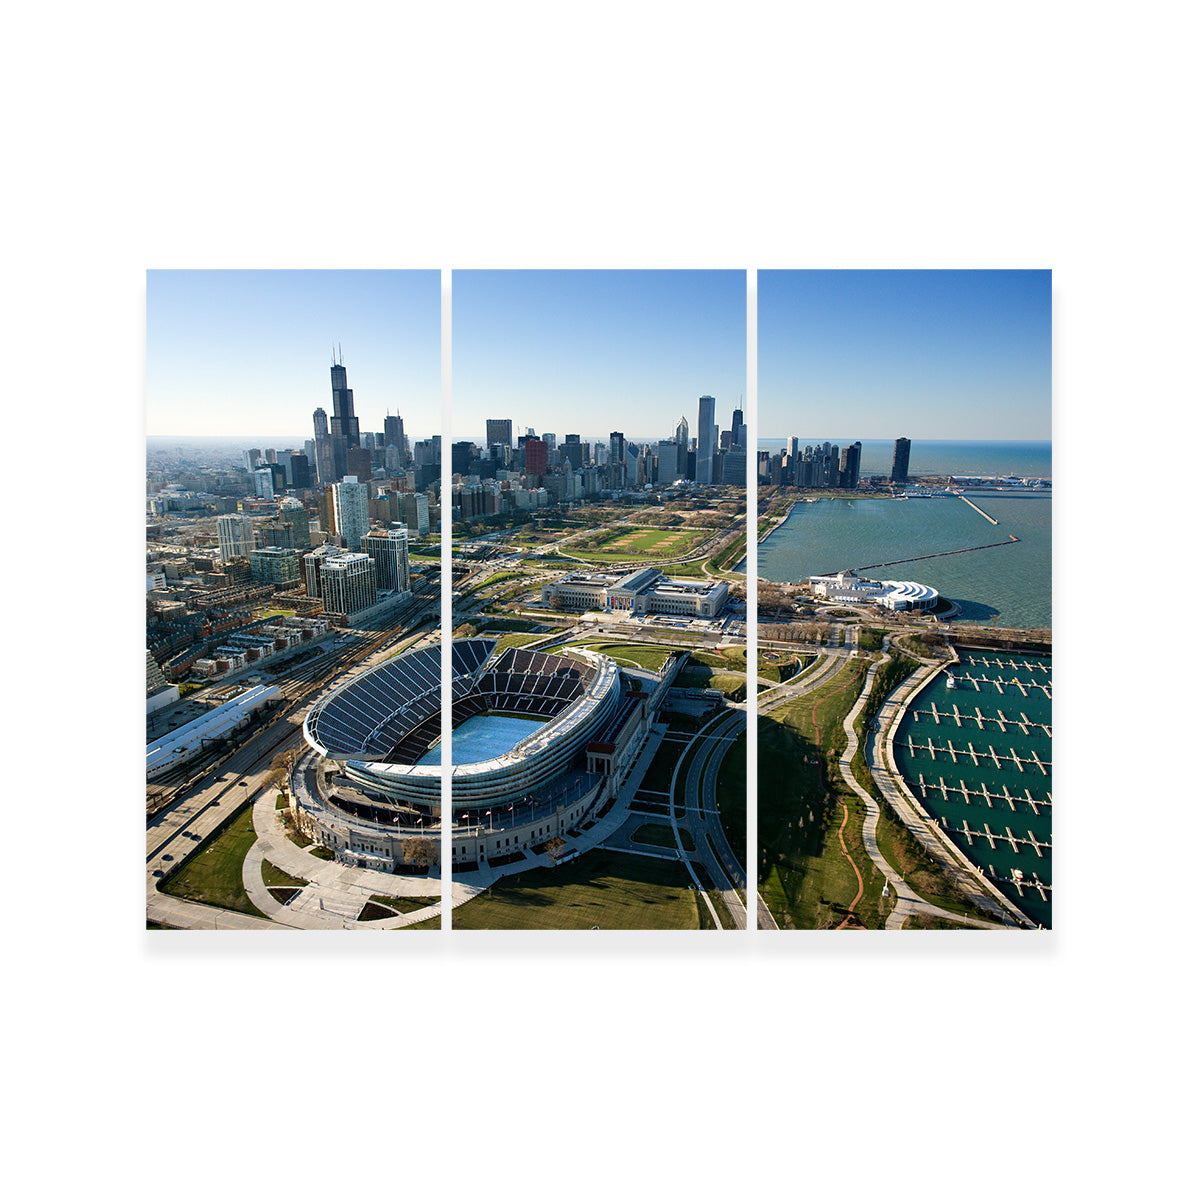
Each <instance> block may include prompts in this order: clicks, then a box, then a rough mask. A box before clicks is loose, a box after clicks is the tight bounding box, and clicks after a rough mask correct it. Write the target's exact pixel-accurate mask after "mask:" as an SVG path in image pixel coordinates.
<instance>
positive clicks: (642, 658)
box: [569, 641, 679, 671]
mask: <svg viewBox="0 0 1200 1200" xmlns="http://www.w3.org/2000/svg"><path fill="white" fill-rule="evenodd" d="M569 645H572V646H580V647H582V648H584V649H585V650H592V651H594V652H595V653H597V654H606V655H608V657H609V658H612V659H614V660H615V661H616V662H618V663H619V664H621V665H622V666H633V667H644V668H645V669H646V670H647V671H660V670H662V665H663V663H665V662H666V661H667V658H668V656H669V655H671V654H673V653H675V652H676V651H678V650H679V647H678V646H664V645H662V644H661V643H656V642H595V641H584V642H570V643H569Z"/></svg>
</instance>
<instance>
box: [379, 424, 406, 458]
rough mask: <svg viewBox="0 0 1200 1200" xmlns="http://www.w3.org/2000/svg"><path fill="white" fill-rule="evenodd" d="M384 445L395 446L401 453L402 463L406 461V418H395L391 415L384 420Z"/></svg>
mask: <svg viewBox="0 0 1200 1200" xmlns="http://www.w3.org/2000/svg"><path fill="white" fill-rule="evenodd" d="M383 444H384V446H385V447H387V446H395V447H396V449H397V450H399V451H400V458H401V461H403V459H404V418H403V417H393V416H392V415H391V414H390V413H389V414H388V415H387V416H385V417H384V418H383Z"/></svg>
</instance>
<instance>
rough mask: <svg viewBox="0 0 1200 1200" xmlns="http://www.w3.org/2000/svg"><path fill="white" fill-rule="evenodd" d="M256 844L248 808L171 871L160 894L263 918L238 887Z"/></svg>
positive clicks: (251, 814) (248, 806)
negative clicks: (246, 860)
mask: <svg viewBox="0 0 1200 1200" xmlns="http://www.w3.org/2000/svg"><path fill="white" fill-rule="evenodd" d="M256 840H257V835H256V834H255V832H254V809H253V806H252V805H249V804H248V805H246V807H245V808H243V809H242V810H241V811H240V812H239V813H238V814H237V815H236V816H235V817H233V819H232V820H230V821H228V822H226V824H225V825H224V826H222V827H221V829H220V830H219V831H218V832H217V834H216V836H215V837H212V838H210V839H209V840H208V841H207V842H206V843H205V844H204V845H202V846H201V847H200V848H199V849H198V850H197V851H196V852H195V853H194V854H193V855H192V856H191V857H190V858H188V859H187V860H186V861H185V862H184V863H183V864H182V865H181V866H180V867H179V868H178V869H177V870H175V871H173V872H172V873H171V875H170V876H168V878H167V879H166V880H165V881H164V882H163V884H162V885H161V889H160V890H161V891H164V892H166V893H167V895H169V896H178V897H179V898H180V899H181V900H195V901H196V902H198V903H200V904H212V905H214V906H215V907H217V908H228V909H232V910H233V911H234V912H240V913H246V914H247V915H248V916H251V917H261V916H263V915H264V914H263V913H262V912H261V911H260V910H259V909H258V908H257V907H256V906H255V904H254V902H253V901H252V900H251V899H250V897H249V896H248V895H247V894H246V889H245V887H243V886H242V863H243V862H244V861H245V859H246V855H247V854H248V853H249V852H250V847H251V846H253V845H254V843H255V841H256ZM281 874H282V872H281Z"/></svg>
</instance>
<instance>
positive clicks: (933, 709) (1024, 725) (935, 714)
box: [910, 700, 1052, 737]
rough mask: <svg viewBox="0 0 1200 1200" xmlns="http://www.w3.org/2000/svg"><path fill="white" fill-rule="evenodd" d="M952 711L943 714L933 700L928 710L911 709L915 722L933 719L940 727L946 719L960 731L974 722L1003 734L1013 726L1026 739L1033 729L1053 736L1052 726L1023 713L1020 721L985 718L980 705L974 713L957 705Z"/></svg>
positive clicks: (1001, 714)
mask: <svg viewBox="0 0 1200 1200" xmlns="http://www.w3.org/2000/svg"><path fill="white" fill-rule="evenodd" d="M951 709H952V711H951V712H942V711H941V710H940V709H939V708H938V706H937V705H936V704H935V703H934V702H933V701H932V700H931V701H930V702H929V707H928V708H914V709H911V710H910V711H911V713H912V718H913V720H914V721H916V722H918V723H919V722H920V720H921V718H922V717H932V718H933V723H934V724H935V725H940V724H941V723H942V718H943V717H945V718H946V719H947V720H953V721H954V723H955V725H957V726H958V727H959V729H961V728H962V724H963V722H964V721H974V722H975V724H976V725H977V726H978V727H979V728H980V729H982V728H983V727H984V724H985V723H987V724H991V725H998V726H999V727H1000V732H1001V733H1007V731H1008V727H1009V726H1010V725H1013V726H1015V727H1016V728H1018V729H1019V730H1020V731H1021V732H1022V733H1023V734H1025V736H1026V737H1028V736H1029V731H1030V730H1031V729H1033V730H1039V731H1040V732H1042V733H1044V734H1045V735H1046V736H1047V737H1051V736H1052V734H1051V726H1049V725H1044V724H1042V722H1040V721H1033V720H1031V719H1030V718H1029V717H1027V716H1026V715H1025V714H1024V713H1021V719H1020V720H1019V721H1018V720H1016V719H1015V718H1013V717H1006V716H1005V715H1004V714H1003V713H1000V714H999V715H997V716H995V717H985V716H984V715H983V713H981V712H980V711H979V706H978V705H976V706H975V712H974V713H969V712H963V711H962V709H960V708H959V707H958V705H957V704H954V705H952V706H951Z"/></svg>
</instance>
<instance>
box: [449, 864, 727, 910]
mask: <svg viewBox="0 0 1200 1200" xmlns="http://www.w3.org/2000/svg"><path fill="white" fill-rule="evenodd" d="M688 885H689V877H688V873H687V870H686V868H685V867H684V866H683V864H682V863H680V862H679V861H678V860H670V859H659V858H650V857H646V856H643V855H635V854H621V853H619V852H617V851H611V850H590V851H588V853H586V854H583V855H581V856H580V857H579V858H576V859H573V860H572V861H571V862H569V863H564V864H562V865H561V866H557V867H535V868H534V869H533V870H531V871H522V872H521V873H520V874H519V875H510V876H506V877H505V878H503V879H500V880H498V881H497V882H496V883H494V884H493V885H492V886H491V887H490V888H489V889H488V890H487V891H486V892H483V893H482V894H481V895H479V896H476V897H475V899H473V900H468V901H467V903H466V904H463V905H460V906H459V907H458V908H456V909H455V910H454V912H453V914H452V916H451V922H452V926H453V928H455V929H592V928H593V927H599V928H600V929H703V928H706V927H707V928H711V927H712V920H711V917H710V916H709V914H708V909H707V908H706V907H704V905H703V903H702V901H701V900H700V899H699V896H698V895H697V893H696V892H695V891H694V890H693V889H692V888H690V887H689V886H688ZM702 910H703V916H702V915H701V912H702Z"/></svg>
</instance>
